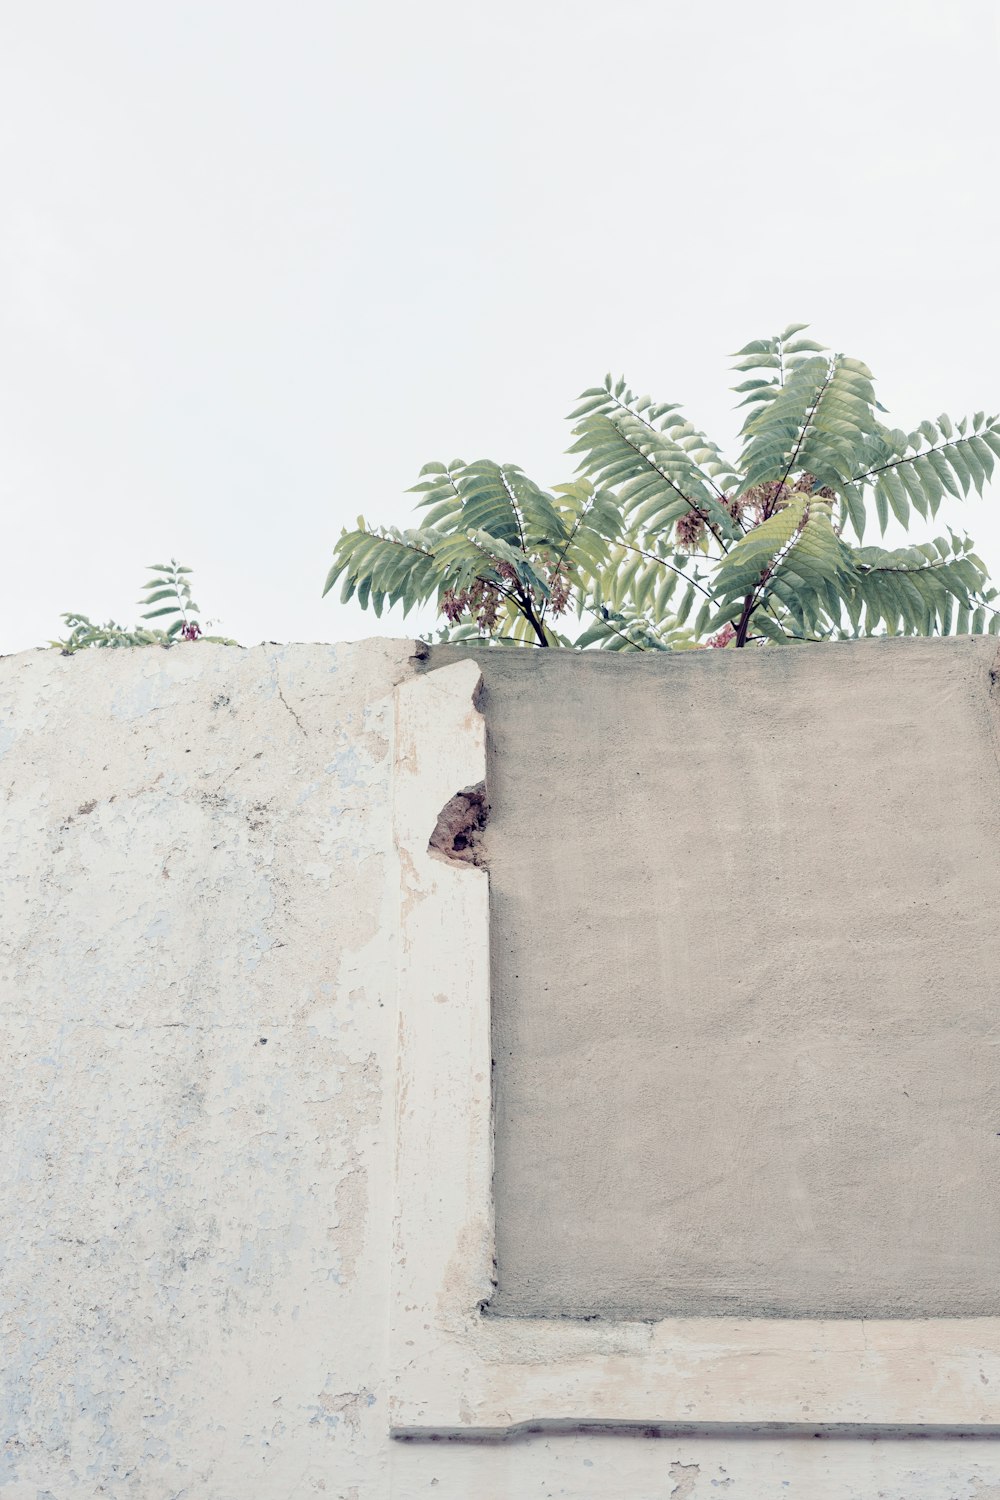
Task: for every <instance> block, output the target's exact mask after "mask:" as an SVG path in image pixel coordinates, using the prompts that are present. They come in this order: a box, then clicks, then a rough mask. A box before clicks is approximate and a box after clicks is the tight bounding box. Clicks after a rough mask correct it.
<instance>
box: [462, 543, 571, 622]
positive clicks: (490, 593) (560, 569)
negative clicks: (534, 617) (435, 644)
mask: <svg viewBox="0 0 1000 1500" xmlns="http://www.w3.org/2000/svg"><path fill="white" fill-rule="evenodd" d="M548 567H549V575H548V578H547V579H546V582H547V584H548V587H549V595H548V600H547V603H546V609H547V610H548V613H549V614H550V615H561V614H563V613H565V611H566V609H567V608H568V606H569V601H570V593H571V590H572V580H571V577H570V566H569V563H568V562H567V561H566V560H565V559H563V560H562V561H560V562H559V563H556V564H555V565H553V564H552V563H549V565H548ZM496 571H497V573H498V574H499V576H500V577H501V578H502V579H503V582H504V583H505V584H513V585H515V589H514V593H515V595H520V594H524V595H525V596H526V597H527V599H528V601H529V602H530V603H531V604H534V603H535V596H534V594H533V593H532V591H531V589H530V588H528V587H527V585H526V584H523V583H522V582H521V581H520V579H519V578H518V575H517V569H516V568H515V567H514V566H513V564H512V563H509V562H498V563H497V564H496ZM503 597H504V594H503V592H502V591H501V588H500V585H499V584H496V583H491V582H489V581H488V580H486V579H482V578H477V579H476V581H475V583H473V584H470V586H469V587H468V588H467V589H446V590H445V592H444V593H443V594H442V595H441V613H442V614H443V615H444V616H445V618H446V619H447V621H448V623H449V624H450V625H457V624H458V623H459V621H460V620H461V619H462V617H463V615H471V617H472V619H473V621H474V622H475V625H476V628H477V629H478V630H479V632H480V633H481V634H482V635H491V634H492V633H493V631H494V630H495V629H496V624H497V620H498V618H499V614H500V603H501V600H502V599H503Z"/></svg>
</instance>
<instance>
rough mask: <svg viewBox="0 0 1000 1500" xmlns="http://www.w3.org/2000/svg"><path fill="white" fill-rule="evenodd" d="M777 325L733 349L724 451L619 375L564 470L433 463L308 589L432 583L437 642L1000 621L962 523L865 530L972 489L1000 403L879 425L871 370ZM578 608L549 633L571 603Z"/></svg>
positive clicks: (584, 640) (713, 635) (587, 408)
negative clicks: (912, 537)
mask: <svg viewBox="0 0 1000 1500" xmlns="http://www.w3.org/2000/svg"><path fill="white" fill-rule="evenodd" d="M806 327H807V325H806V324H802V323H793V324H791V325H790V326H789V327H788V328H786V329H785V330H784V332H783V333H781V334H779V335H778V336H777V337H775V338H769V339H755V340H754V341H753V342H752V343H750V344H747V345H746V347H745V348H743V349H741V350H740V351H739V353H738V355H736V356H735V358H736V365H735V368H736V370H737V371H738V372H739V374H740V375H741V376H743V377H744V378H743V379H742V380H741V381H740V383H739V384H738V385H737V386H736V387H735V390H736V392H737V393H738V394H739V395H740V396H741V398H742V400H741V402H740V405H741V407H745V408H746V420H745V421H744V423H743V427H742V431H741V434H740V442H741V451H740V455H739V458H738V459H737V460H736V462H734V463H730V462H729V461H728V460H727V459H726V458H725V457H724V455H723V454H722V452H721V450H720V449H719V448H718V447H717V446H716V444H715V443H713V442H712V441H711V440H710V439H709V438H707V437H706V436H705V435H704V434H703V433H701V432H699V431H698V430H697V429H696V428H695V427H694V426H693V425H692V424H691V423H690V422H689V421H687V420H686V419H685V417H684V416H683V415H682V413H681V411H680V408H679V407H678V406H676V405H674V404H667V405H663V404H659V403H657V402H654V401H653V400H652V399H651V397H649V396H642V397H640V398H638V399H637V398H636V397H635V396H634V395H633V393H632V391H631V390H629V389H628V387H627V385H626V383H625V381H624V380H618V381H613V380H612V378H611V376H610V375H609V376H608V377H607V378H606V379H605V381H604V384H603V385H601V386H595V387H594V388H592V389H591V390H587V391H584V393H583V395H582V396H581V398H580V403H579V405H578V406H577V407H576V409H575V411H573V412H572V414H571V416H570V420H571V421H572V422H573V423H574V424H575V425H574V427H573V437H574V442H573V443H572V445H571V447H570V449H569V452H570V453H571V454H575V455H576V456H577V459H578V467H577V476H576V478H575V479H574V480H573V481H572V482H571V483H568V484H562V485H557V486H556V487H555V489H554V490H552V491H546V490H543V489H541V488H540V487H539V486H538V485H536V484H535V483H534V482H533V481H532V480H530V479H529V478H528V477H527V475H525V474H524V473H523V472H522V471H521V470H520V469H519V468H517V466H516V465H514V464H497V463H493V462H491V461H487V460H484V459H482V460H478V461H477V462H475V463H470V464H466V463H464V462H462V461H461V460H459V459H455V460H453V461H452V462H451V463H449V464H443V463H429V464H425V466H424V468H423V469H422V470H421V471H420V479H419V481H418V483H417V484H416V485H414V487H413V490H414V491H415V492H416V493H418V494H419V495H420V497H421V498H420V500H419V501H418V502H417V504H418V506H419V508H420V509H422V510H423V512H424V514H423V516H422V518H421V521H420V524H419V525H418V526H416V527H413V528H410V529H403V530H401V529H398V528H396V527H377V526H370V525H368V524H367V523H366V521H365V520H364V518H363V517H359V518H358V524H357V527H356V528H355V529H354V530H346V529H345V530H344V531H343V532H342V533H341V536H340V539H339V541H338V542H337V546H336V549H335V552H334V558H333V565H332V567H331V568H330V571H329V574H328V576H327V579H326V585H325V587H324V590H323V592H324V594H326V593H328V592H329V590H330V589H331V588H332V587H333V585H334V584H335V583H336V582H337V580H338V579H342V580H343V582H342V591H341V598H342V599H344V600H347V599H350V598H352V597H356V598H357V599H358V601H359V602H360V604H361V605H362V607H364V608H367V607H368V606H369V605H370V606H371V607H372V608H373V609H374V610H375V613H376V614H378V615H380V614H381V613H382V610H383V609H384V608H386V607H390V608H391V607H392V606H393V605H396V604H401V605H402V606H403V612H404V614H405V613H406V612H407V611H408V610H410V609H411V608H413V607H414V606H415V605H418V604H424V603H426V602H428V601H429V600H432V599H435V600H436V601H437V605H438V609H439V611H440V613H441V614H442V615H443V616H444V618H445V621H446V624H445V625H444V627H443V629H442V630H441V631H440V633H439V638H440V639H442V640H459V641H463V640H464V641H470V640H483V639H486V640H488V641H489V642H491V643H496V644H507V643H510V644H533V645H538V646H555V645H560V646H578V647H587V646H597V647H604V648H607V649H611V650H627V649H632V650H664V649H690V648H692V647H700V646H730V645H731V646H733V647H743V646H746V645H748V644H750V643H751V642H759V643H765V642H779V643H787V642H796V641H814V640H827V639H831V638H837V639H843V638H846V637H854V636H859V635H871V634H873V633H876V632H879V633H882V632H884V633H888V634H890V635H899V634H902V635H933V634H938V633H940V634H943V635H946V634H948V633H950V632H968V631H971V632H973V633H980V632H982V631H984V630H989V631H990V632H991V633H993V634H996V633H997V630H998V628H1000V612H998V609H997V605H996V604H995V603H994V601H996V600H997V597H998V595H997V590H996V589H995V588H993V587H992V586H991V585H990V583H989V580H988V576H987V572H986V568H985V567H984V565H983V563H982V562H981V561H980V559H979V558H978V557H977V556H976V555H975V553H974V551H973V550H972V543H971V541H970V540H969V539H968V538H967V537H959V536H956V535H955V533H954V532H952V531H951V529H950V528H947V536H939V537H936V538H935V539H934V540H932V541H923V542H918V543H912V544H909V545H906V546H897V547H890V548H886V547H884V546H871V545H868V546H866V545H864V537H865V532H866V530H867V529H868V527H869V523H870V520H871V511H872V509H873V508H874V513H875V518H876V520H877V523H878V527H879V532H880V535H881V536H883V537H884V535H885V531H886V528H887V526H888V525H889V518H890V516H894V517H895V518H896V520H897V521H898V522H899V523H900V525H901V526H902V527H904V528H905V529H906V530H907V531H908V530H909V529H910V527H911V526H912V524H913V520H914V515H913V513H914V512H916V513H917V515H918V516H920V517H921V518H922V519H923V520H925V521H927V520H930V519H931V518H933V517H934V516H935V515H936V514H937V511H938V508H939V506H940V503H941V500H942V499H943V498H944V497H945V496H946V495H950V496H953V497H955V498H961V497H962V496H965V495H968V493H969V491H970V489H971V490H975V492H976V493H977V494H981V493H982V490H983V487H984V485H985V484H986V483H987V482H988V480H989V479H990V476H991V475H992V472H993V464H994V460H995V459H996V458H997V457H998V456H1000V418H998V417H996V416H992V417H987V416H986V415H985V414H984V413H983V412H977V413H976V414H975V415H974V416H973V417H971V418H964V419H963V420H962V421H960V422H958V423H952V422H951V421H950V419H949V418H948V417H947V416H944V415H942V416H940V417H938V419H937V421H936V422H930V421H925V422H921V423H920V425H919V427H917V428H916V429H915V430H914V431H913V432H908V433H907V432H903V431H902V430H900V429H898V428H893V427H889V426H888V425H886V423H885V422H883V420H882V417H883V415H884V414H885V408H884V407H883V406H881V405H880V404H879V402H878V401H877V400H876V397H875V392H874V389H873V385H872V375H871V372H870V370H869V369H868V368H867V366H865V365H863V364H862V363H861V362H860V361H858V360H855V359H849V358H847V357H846V356H845V355H842V354H831V353H829V352H828V351H827V350H826V349H825V348H824V347H823V346H822V345H821V344H818V343H816V342H814V341H813V340H812V339H810V338H805V337H803V333H804V331H805V329H806ZM573 615H575V616H576V617H577V619H580V620H584V619H585V620H586V624H585V625H584V628H583V629H582V632H581V633H579V634H578V635H576V636H575V638H570V637H569V636H568V635H567V634H565V633H564V632H565V626H566V622H567V620H568V619H569V618H570V617H572V616H573Z"/></svg>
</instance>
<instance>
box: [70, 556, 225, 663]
mask: <svg viewBox="0 0 1000 1500" xmlns="http://www.w3.org/2000/svg"><path fill="white" fill-rule="evenodd" d="M149 571H150V574H151V577H150V579H149V582H148V583H146V584H145V585H144V586H143V591H142V597H141V598H140V600H139V603H140V605H150V604H153V605H155V606H156V608H155V609H147V610H146V611H145V613H144V614H143V615H142V619H143V620H159V619H166V618H167V617H168V616H172V618H171V620H170V624H169V625H168V626H167V627H166V628H165V629H164V628H163V627H161V626H152V625H132V626H126V625H119V624H118V623H117V621H115V620H108V621H107V623H106V624H104V625H97V624H95V623H94V622H93V620H90V619H89V618H88V617H87V616H86V615H83V614H80V613H79V612H75V611H74V612H71V613H69V614H64V615H63V617H62V618H63V620H64V621H65V623H66V625H67V626H68V629H69V633H68V635H67V636H66V637H65V639H63V640H57V641H52V642H50V644H51V645H53V646H58V647H59V648H60V650H61V651H62V653H63V655H64V656H72V655H73V654H74V652H77V651H83V650H86V649H87V648H88V647H92V646H97V647H106V648H112V649H113V648H116V647H122V646H172V645H174V644H175V643H176V642H177V641H179V640H181V641H197V640H199V639H202V640H206V641H214V642H215V643H216V644H217V645H223V646H235V645H236V642H235V641H231V640H229V639H228V637H226V636H221V635H203V634H202V629H201V625H200V624H199V623H198V621H197V620H196V619H194V618H193V616H194V615H197V614H200V613H201V611H200V610H199V608H198V606H197V604H195V602H194V599H193V598H192V597H191V584H190V582H189V579H190V575H191V569H190V568H185V567H183V566H182V565H181V564H180V563H179V562H178V561H177V560H176V558H173V557H172V558H171V559H170V561H169V563H154V564H153V565H152V567H151V568H150V570H149Z"/></svg>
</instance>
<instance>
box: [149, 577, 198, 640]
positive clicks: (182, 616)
mask: <svg viewBox="0 0 1000 1500" xmlns="http://www.w3.org/2000/svg"><path fill="white" fill-rule="evenodd" d="M149 571H150V573H151V574H152V575H153V576H152V577H151V578H150V580H149V582H148V583H147V584H146V585H145V587H144V588H143V593H144V595H145V598H143V599H140V600H139V603H140V604H157V605H159V606H160V607H159V608H158V609H150V610H147V611H146V613H145V614H144V615H143V617H142V618H143V619H144V620H158V619H161V618H162V617H163V616H165V615H173V616H174V617H175V618H174V619H173V620H171V622H170V624H169V625H168V626H167V629H166V636H167V639H168V640H171V641H172V640H173V639H174V637H175V636H180V638H181V640H182V641H196V640H197V639H198V637H199V636H200V635H201V626H200V625H199V624H198V621H197V620H192V619H191V616H192V615H197V614H200V613H201V611H200V610H199V608H198V606H197V604H195V602H194V600H193V599H192V598H191V585H190V583H189V582H188V578H189V577H190V574H191V569H190V568H184V567H182V566H181V564H180V563H179V562H178V561H177V559H176V558H173V557H172V558H171V559H170V561H169V563H153V564H152V566H151V567H150V570H149Z"/></svg>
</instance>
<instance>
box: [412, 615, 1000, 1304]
mask: <svg viewBox="0 0 1000 1500" xmlns="http://www.w3.org/2000/svg"><path fill="white" fill-rule="evenodd" d="M436 659H441V658H440V656H439V655H437V654H436ZM481 661H482V666H483V670H484V673H485V682H486V693H485V695H484V699H483V709H484V712H485V714H486V716H487V723H488V726H489V733H490V741H491V747H492V748H491V757H490V764H489V794H490V799H491V802H492V805H493V812H492V816H491V822H490V825H489V828H488V830H487V858H488V864H489V868H490V879H491V906H492V922H493V953H494V980H493V1005H494V1051H495V1093H496V1180H495V1192H496V1204H497V1240H498V1262H499V1270H498V1277H499V1289H498V1292H497V1295H496V1297H495V1299H494V1302H493V1310H494V1311H496V1312H498V1313H504V1314H521V1315H545V1314H549V1315H552V1314H557V1315H560V1314H561V1315H566V1316H591V1315H595V1314H596V1315H600V1316H619V1317H620V1316H625V1317H635V1318H655V1317H663V1316H667V1315H670V1314H685V1313H695V1314H716V1313H726V1312H739V1313H741V1314H745V1315H746V1314H749V1315H755V1314H760V1315H763V1314H767V1315H771V1316H784V1315H789V1316H795V1315H798V1316H818V1317H823V1316H833V1317H838V1316H855V1317H857V1316H862V1317H876V1318H878V1317H898V1316H907V1317H921V1316H938V1315H949V1314H950V1315H981V1314H986V1313H991V1314H996V1313H998V1312H1000V1276H998V1274H997V1246H998V1245H1000V1074H998V1067H997V1059H998V1054H997V1050H996V1049H997V1045H998V1031H997V1027H998V1015H1000V1011H998V1001H1000V923H998V921H997V902H996V893H997V891H998V890H1000V769H998V760H997V753H998V748H1000V738H998V734H1000V689H998V688H997V686H996V684H994V683H993V682H992V680H991V669H992V668H994V667H995V665H996V642H995V641H993V640H991V639H989V638H979V639H976V640H971V641H970V640H968V639H966V640H944V641H941V640H934V641H926V642H918V641H871V642H859V643H856V644H855V643H851V644H845V645H842V646H832V647H816V648H802V649H800V650H790V651H763V652H759V653H757V652H754V653H751V652H746V653H731V652H726V653H721V652H719V653H714V652H713V653H705V654H700V653H699V654H686V655H678V656H674V657H662V656H660V657H656V658H649V657H646V658H641V657H638V658H637V657H631V658H628V659H626V660H622V659H618V660H614V659H608V658H600V657H592V656H588V657H575V658H569V657H564V656H557V655H556V653H554V652H553V653H548V652H534V653H503V654H502V655H501V654H499V653H495V654H493V655H491V656H488V655H487V654H485V653H484V654H482V658H481Z"/></svg>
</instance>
